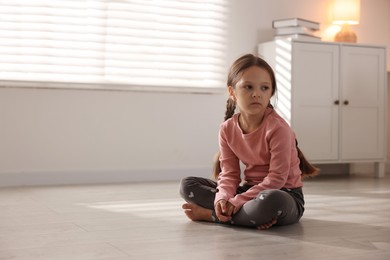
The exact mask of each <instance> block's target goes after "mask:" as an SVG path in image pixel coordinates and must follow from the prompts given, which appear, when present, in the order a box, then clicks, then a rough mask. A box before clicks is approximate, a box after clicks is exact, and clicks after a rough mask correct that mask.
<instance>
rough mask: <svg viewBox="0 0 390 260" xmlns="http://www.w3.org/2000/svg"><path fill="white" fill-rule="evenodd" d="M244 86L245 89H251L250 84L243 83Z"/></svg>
mask: <svg viewBox="0 0 390 260" xmlns="http://www.w3.org/2000/svg"><path fill="white" fill-rule="evenodd" d="M244 88H245V89H248V90H251V89H252V86H251V85H245V86H244Z"/></svg>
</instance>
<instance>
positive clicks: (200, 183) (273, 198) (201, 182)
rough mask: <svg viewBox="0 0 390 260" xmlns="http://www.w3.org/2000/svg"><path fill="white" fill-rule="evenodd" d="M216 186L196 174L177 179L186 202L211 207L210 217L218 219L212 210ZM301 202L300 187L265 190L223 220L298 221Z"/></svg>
mask: <svg viewBox="0 0 390 260" xmlns="http://www.w3.org/2000/svg"><path fill="white" fill-rule="evenodd" d="M250 187H251V186H249V185H244V186H239V187H238V189H237V194H239V193H243V192H245V191H247V190H248V189H249V188H250ZM216 188H217V183H216V182H215V181H212V180H209V179H206V178H200V177H187V178H184V179H183V180H182V181H181V185H180V195H181V196H182V198H183V199H184V200H185V201H187V202H189V203H193V204H197V205H199V206H201V207H203V208H207V209H211V210H212V211H213V212H212V217H213V220H214V221H215V222H219V220H218V218H216V215H215V210H214V199H215V193H216V192H217V189H216ZM303 206H304V199H303V193H302V188H295V189H287V188H283V189H281V190H277V189H273V190H265V191H262V192H260V193H259V195H258V196H257V197H256V198H254V199H253V200H250V201H248V202H246V203H245V204H244V205H243V206H242V208H241V209H240V210H239V211H238V212H237V213H236V214H234V215H233V217H232V220H231V221H230V222H229V223H226V224H233V225H238V226H247V227H258V226H260V225H262V224H265V223H268V222H270V221H271V220H272V219H276V220H277V223H276V225H289V224H293V223H296V222H298V221H299V219H300V218H301V217H302V214H303V211H304V207H303Z"/></svg>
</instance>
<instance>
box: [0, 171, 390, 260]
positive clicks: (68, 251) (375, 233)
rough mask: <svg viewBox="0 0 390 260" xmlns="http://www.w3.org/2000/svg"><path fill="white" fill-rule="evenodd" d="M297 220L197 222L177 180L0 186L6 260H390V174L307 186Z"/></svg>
mask: <svg viewBox="0 0 390 260" xmlns="http://www.w3.org/2000/svg"><path fill="white" fill-rule="evenodd" d="M304 192H305V197H306V212H305V214H304V216H303V218H302V220H301V222H300V223H298V224H295V225H291V226H286V227H273V228H271V229H269V230H266V231H260V230H252V229H247V228H237V227H229V226H223V225H217V224H210V223H200V222H191V221H189V220H188V219H187V218H186V217H185V216H184V214H183V212H182V210H181V204H182V200H181V199H180V197H179V195H178V182H161V183H133V184H117V185H114V184H110V185H108V184H107V185H77V186H49V187H21V188H2V189H0V259H1V260H5V259H7V260H8V259H28V260H34V259H50V260H61V259H67V260H73V259H80V260H89V259H92V260H98V259H109V260H125V259H142V260H146V259H184V260H186V259H202V260H206V259H217V260H218V259H224V260H227V259H235V260H237V259H283V260H285V259H288V260H291V259H300V260H305V259H310V260H311V259H332V260H345V259H354V260H360V259H370V260H380V259H383V260H389V259H390V178H389V177H388V176H387V177H385V178H384V179H375V178H373V177H372V176H333V177H319V178H316V179H313V180H309V181H306V182H305V188H304Z"/></svg>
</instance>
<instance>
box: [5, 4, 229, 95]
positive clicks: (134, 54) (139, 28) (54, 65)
mask: <svg viewBox="0 0 390 260" xmlns="http://www.w3.org/2000/svg"><path fill="white" fill-rule="evenodd" d="M227 11H228V8H227V0H209V1H207V0H192V1H190V0H181V1H180V0H100V1H99V0H28V1H26V0H0V81H1V85H2V86H4V85H8V86H13V85H15V86H19V85H21V86H35V87H69V88H80V87H81V88H103V89H161V88H162V89H164V88H165V89H169V88H173V89H183V88H184V89H185V88H189V89H191V88H192V89H194V88H200V89H207V88H211V89H212V88H218V87H223V86H224V75H225V58H224V57H225V56H226V48H225V46H226V34H227V33H226V31H227V28H226V23H227Z"/></svg>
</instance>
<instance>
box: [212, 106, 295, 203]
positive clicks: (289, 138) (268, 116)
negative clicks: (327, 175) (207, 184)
mask: <svg viewBox="0 0 390 260" xmlns="http://www.w3.org/2000/svg"><path fill="white" fill-rule="evenodd" d="M238 116H239V114H235V115H233V117H232V118H230V119H228V120H227V121H225V122H224V123H223V124H222V125H221V127H220V132H219V145H220V151H221V157H220V162H221V168H222V172H221V173H220V175H219V177H218V192H217V194H216V197H215V203H216V202H217V201H219V200H220V199H225V200H228V201H229V202H230V203H232V204H233V205H234V206H235V207H236V209H239V208H241V206H242V205H243V204H244V203H245V202H247V201H249V200H252V199H253V198H255V197H256V196H257V195H258V194H259V193H260V192H261V191H263V190H267V189H281V188H298V187H301V186H302V182H301V171H300V169H299V159H298V152H297V149H296V145H295V133H294V132H293V131H292V130H291V128H290V126H289V125H288V124H287V123H286V122H285V121H284V120H283V119H282V118H281V117H280V116H279V115H278V114H277V113H276V112H275V111H274V110H273V109H271V108H267V110H266V111H265V115H264V119H263V122H262V123H261V125H260V127H259V128H258V129H257V130H255V131H253V132H251V133H249V134H244V133H243V132H242V130H241V128H240V126H239V123H238ZM240 161H241V162H242V163H243V164H244V165H245V166H246V167H245V170H244V180H245V183H246V184H249V185H255V186H253V187H251V188H250V189H249V190H248V191H246V192H244V193H241V194H238V195H236V190H237V187H238V185H239V184H240V183H241V177H240V175H241V171H240V163H239V162H240Z"/></svg>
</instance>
